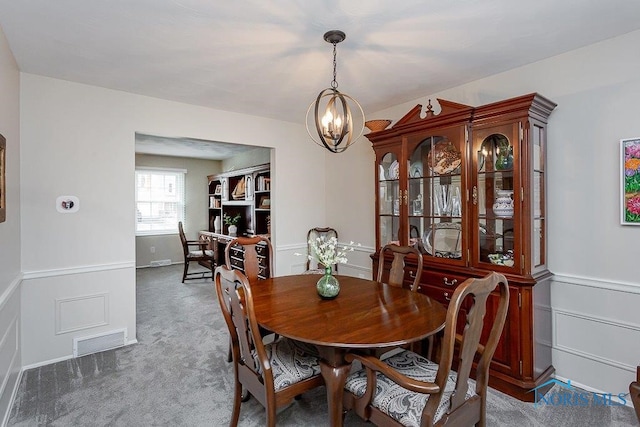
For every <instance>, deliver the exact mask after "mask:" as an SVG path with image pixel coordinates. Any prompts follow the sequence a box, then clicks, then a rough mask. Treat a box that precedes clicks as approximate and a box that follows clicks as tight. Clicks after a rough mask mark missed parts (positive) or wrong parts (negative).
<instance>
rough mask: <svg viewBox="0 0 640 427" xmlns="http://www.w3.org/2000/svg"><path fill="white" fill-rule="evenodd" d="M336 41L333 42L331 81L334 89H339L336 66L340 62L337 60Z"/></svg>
mask: <svg viewBox="0 0 640 427" xmlns="http://www.w3.org/2000/svg"><path fill="white" fill-rule="evenodd" d="M336 44H337V43H336V42H333V80H332V81H331V87H332V88H333V89H338V81H337V80H336V66H337V64H338V62H337V61H336V50H337V49H336Z"/></svg>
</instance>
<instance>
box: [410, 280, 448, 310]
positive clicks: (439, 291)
mask: <svg viewBox="0 0 640 427" xmlns="http://www.w3.org/2000/svg"><path fill="white" fill-rule="evenodd" d="M454 290H455V289H454V288H451V289H444V288H442V287H441V286H431V285H425V284H423V283H421V284H420V287H419V288H418V291H419V292H420V293H423V294H425V295H426V296H428V297H429V298H433V299H434V300H436V301H438V302H439V303H440V304H442V305H444V306H445V307H446V306H448V305H449V301H451V295H453V291H454Z"/></svg>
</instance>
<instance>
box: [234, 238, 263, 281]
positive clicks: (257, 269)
mask: <svg viewBox="0 0 640 427" xmlns="http://www.w3.org/2000/svg"><path fill="white" fill-rule="evenodd" d="M237 246H240V247H242V256H241V259H240V258H237V257H235V256H233V255H232V253H231V252H235V251H234V248H235V247H237ZM237 253H239V251H238V252H237ZM224 259H225V265H226V266H227V267H228V268H237V269H241V270H242V271H243V272H244V274H245V276H247V278H248V279H249V282H250V283H251V284H254V282H255V281H256V280H259V279H261V278H264V279H267V278H269V277H270V275H271V272H272V271H273V247H272V246H271V241H270V240H269V239H268V238H266V237H264V236H253V237H236V238H235V239H233V240H231V241H229V243H227V246H226V247H225V249H224Z"/></svg>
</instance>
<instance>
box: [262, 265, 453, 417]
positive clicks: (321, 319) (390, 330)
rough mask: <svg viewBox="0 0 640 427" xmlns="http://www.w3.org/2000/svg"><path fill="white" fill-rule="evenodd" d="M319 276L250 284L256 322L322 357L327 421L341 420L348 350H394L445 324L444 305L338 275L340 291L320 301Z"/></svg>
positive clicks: (291, 276)
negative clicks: (316, 350)
mask: <svg viewBox="0 0 640 427" xmlns="http://www.w3.org/2000/svg"><path fill="white" fill-rule="evenodd" d="M319 278H320V275H318V274H297V275H290V276H278V277H272V278H269V279H266V280H261V281H260V282H259V284H256V285H255V286H252V288H251V290H252V294H253V305H254V310H255V315H256V320H257V322H258V324H259V325H260V326H262V327H264V328H266V329H268V330H269V331H272V332H274V333H276V334H278V335H281V336H284V337H287V338H291V339H295V340H299V341H302V342H305V343H309V344H313V345H314V346H316V348H317V349H318V352H319V355H320V369H321V374H322V377H323V379H324V382H325V386H326V394H327V404H328V410H329V417H330V419H329V422H330V425H331V426H342V423H343V416H344V414H343V404H342V399H343V394H344V392H343V388H344V384H345V382H346V378H347V376H348V374H349V372H350V370H351V364H350V363H349V362H347V361H346V360H345V355H346V354H347V352H349V351H365V350H372V349H374V350H377V349H386V348H389V349H392V348H394V347H397V346H401V345H404V344H408V343H412V342H416V341H420V340H422V339H424V338H426V337H428V336H430V335H432V334H435V333H437V332H438V331H440V330H442V329H443V328H444V323H445V318H446V308H445V307H444V306H443V305H442V304H440V303H439V302H437V301H435V300H433V299H431V298H429V297H428V296H426V295H424V294H421V293H418V292H411V291H410V290H409V289H406V288H400V287H394V286H390V285H387V284H386V283H381V282H377V281H374V280H368V279H363V278H358V277H351V276H344V275H337V276H336V278H337V279H338V280H339V282H340V293H339V294H338V296H337V297H336V298H334V299H330V300H325V299H322V298H321V297H320V296H319V295H318V293H317V291H316V282H317V281H318V279H319Z"/></svg>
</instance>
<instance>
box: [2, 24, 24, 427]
mask: <svg viewBox="0 0 640 427" xmlns="http://www.w3.org/2000/svg"><path fill="white" fill-rule="evenodd" d="M0 94H2V97H1V98H2V102H0V133H1V134H2V135H3V136H4V137H5V138H6V140H7V147H6V153H5V155H6V174H5V178H6V189H5V190H6V193H5V196H6V199H5V200H6V203H7V218H6V221H5V222H2V223H0V421H2V420H3V418H4V419H6V417H7V415H8V410H9V409H10V408H9V404H10V400H11V396H12V394H13V392H14V389H15V387H16V386H17V384H18V382H17V381H18V375H19V372H20V367H21V354H20V348H21V346H20V285H21V280H22V274H21V268H20V246H21V243H20V240H21V230H20V228H21V224H20V74H19V72H18V67H17V65H16V62H15V60H14V58H13V54H12V53H11V51H10V50H9V46H8V44H7V40H6V38H5V35H4V32H3V31H2V28H0ZM2 424H3V425H4V422H3V423H2Z"/></svg>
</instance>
